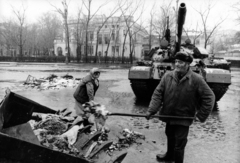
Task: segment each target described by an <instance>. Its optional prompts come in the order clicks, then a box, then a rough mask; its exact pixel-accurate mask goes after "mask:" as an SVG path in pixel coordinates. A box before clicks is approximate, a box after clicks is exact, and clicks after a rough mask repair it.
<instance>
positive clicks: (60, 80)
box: [23, 74, 81, 90]
mask: <svg viewBox="0 0 240 163" xmlns="http://www.w3.org/2000/svg"><path fill="white" fill-rule="evenodd" d="M80 80H81V79H80V78H74V77H73V76H72V75H69V74H66V75H64V76H61V77H59V76H57V75H55V74H50V75H49V76H47V77H43V78H39V79H37V78H35V77H34V76H31V75H28V77H27V79H26V81H25V82H24V84H23V85H24V86H25V87H26V88H36V89H38V90H48V89H54V90H55V89H60V88H65V87H75V86H77V85H78V84H79V82H80Z"/></svg>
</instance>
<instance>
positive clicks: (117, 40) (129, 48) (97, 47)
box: [54, 15, 148, 58]
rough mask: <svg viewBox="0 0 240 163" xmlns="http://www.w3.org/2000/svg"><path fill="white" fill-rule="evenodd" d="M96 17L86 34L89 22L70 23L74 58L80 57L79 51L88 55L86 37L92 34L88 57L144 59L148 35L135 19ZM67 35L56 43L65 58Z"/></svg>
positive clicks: (58, 51)
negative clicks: (144, 46)
mask: <svg viewBox="0 0 240 163" xmlns="http://www.w3.org/2000/svg"><path fill="white" fill-rule="evenodd" d="M127 19H128V20H127V21H126V17H111V18H106V17H105V16H103V15H100V16H95V17H94V19H92V20H91V21H90V24H89V27H88V32H86V24H85V23H84V22H86V21H84V20H85V19H84V18H83V19H81V21H77V20H70V21H68V27H69V38H70V42H69V47H70V51H71V53H70V56H72V57H77V56H78V55H79V54H78V51H79V50H80V54H81V55H82V56H84V55H86V50H85V49H86V48H85V45H86V42H85V41H86V33H88V39H87V40H88V49H87V52H88V56H96V54H97V56H106V55H107V56H109V57H121V56H122V55H123V54H124V55H123V56H124V57H129V54H130V53H131V52H132V54H133V56H134V57H135V58H140V57H141V54H142V49H143V39H144V37H145V36H146V35H147V34H148V33H147V31H146V30H144V29H142V28H141V26H139V25H138V24H136V23H134V21H133V17H128V18H127ZM65 49H66V48H65V34H64V31H63V34H62V37H61V38H57V39H56V40H55V41H54V53H55V54H56V55H57V56H61V55H63V56H65V55H66V50H65Z"/></svg>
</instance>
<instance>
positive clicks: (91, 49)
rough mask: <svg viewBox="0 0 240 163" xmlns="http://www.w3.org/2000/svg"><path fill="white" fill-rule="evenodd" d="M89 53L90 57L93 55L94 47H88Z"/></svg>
mask: <svg viewBox="0 0 240 163" xmlns="http://www.w3.org/2000/svg"><path fill="white" fill-rule="evenodd" d="M88 52H89V53H90V55H92V54H93V46H88Z"/></svg>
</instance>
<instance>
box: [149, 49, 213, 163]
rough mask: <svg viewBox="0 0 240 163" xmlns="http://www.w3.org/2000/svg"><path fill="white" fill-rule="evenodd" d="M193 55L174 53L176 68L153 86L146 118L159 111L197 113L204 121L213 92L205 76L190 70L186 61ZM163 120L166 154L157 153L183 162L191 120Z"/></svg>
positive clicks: (177, 162) (167, 114)
mask: <svg viewBox="0 0 240 163" xmlns="http://www.w3.org/2000/svg"><path fill="white" fill-rule="evenodd" d="M192 61H193V59H192V57H191V56H190V55H188V54H187V53H185V52H178V53H177V54H176V55H175V69H174V71H171V72H169V73H166V74H165V75H164V76H163V78H162V79H161V81H160V83H159V85H158V86H157V87H156V89H155V91H154V93H153V95H152V99H151V102H150V104H149V109H148V112H147V115H146V118H147V119H149V118H150V117H151V116H152V115H154V114H156V113H157V112H159V114H160V115H165V116H182V117H196V120H198V121H201V122H204V121H205V120H206V119H207V117H208V116H209V114H210V113H211V111H212V109H213V106H214V103H215V95H214V93H213V92H212V90H211V89H210V88H209V86H208V85H207V83H206V82H205V80H204V79H203V78H202V76H200V75H199V74H197V73H195V72H193V71H192V70H191V69H190V67H189V65H190V64H191V62H192ZM162 121H164V122H166V128H165V133H166V136H167V152H166V154H163V155H161V154H158V155H157V159H158V160H159V161H175V163H183V160H184V149H185V146H186V144H187V136H188V132H189V126H190V125H191V124H192V122H193V120H188V119H166V118H165V119H162Z"/></svg>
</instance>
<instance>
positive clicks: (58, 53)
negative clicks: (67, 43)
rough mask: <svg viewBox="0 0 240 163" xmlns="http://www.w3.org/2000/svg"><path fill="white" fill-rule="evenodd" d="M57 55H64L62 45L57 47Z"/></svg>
mask: <svg viewBox="0 0 240 163" xmlns="http://www.w3.org/2000/svg"><path fill="white" fill-rule="evenodd" d="M57 55H58V56H62V55H63V54H62V48H61V47H58V48H57Z"/></svg>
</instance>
